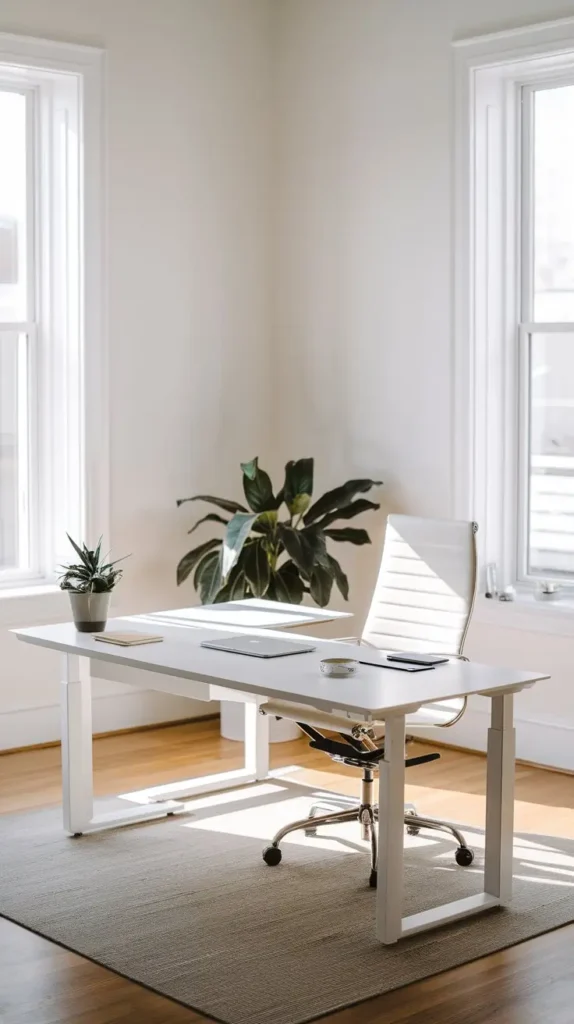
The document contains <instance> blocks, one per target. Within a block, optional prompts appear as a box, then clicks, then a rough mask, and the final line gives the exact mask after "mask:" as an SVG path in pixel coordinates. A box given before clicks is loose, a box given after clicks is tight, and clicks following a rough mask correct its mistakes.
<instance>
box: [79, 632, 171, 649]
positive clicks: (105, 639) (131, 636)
mask: <svg viewBox="0 0 574 1024" xmlns="http://www.w3.org/2000/svg"><path fill="white" fill-rule="evenodd" d="M94 640H100V641H101V642H102V643H103V644H117V646H118V647H139V645H140V644H159V643H161V641H162V640H163V637H162V636H155V635H154V634H153V633H94Z"/></svg>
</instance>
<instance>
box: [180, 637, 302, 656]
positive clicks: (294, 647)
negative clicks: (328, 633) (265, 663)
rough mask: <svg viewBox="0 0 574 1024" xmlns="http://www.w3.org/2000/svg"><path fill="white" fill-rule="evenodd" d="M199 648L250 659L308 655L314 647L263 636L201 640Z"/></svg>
mask: <svg viewBox="0 0 574 1024" xmlns="http://www.w3.org/2000/svg"><path fill="white" fill-rule="evenodd" d="M200 646H201V647H211V648H212V649H213V650H214V651H229V653H230V654H247V655H249V656H250V657H252V658H285V657H286V656H287V655H289V654H309V653H310V652H311V651H315V650H316V647H313V646H312V645H311V644H300V643H296V642H295V641H291V640H277V639H276V638H275V637H265V636H245V635H244V636H230V637H226V638H225V639H221V640H202V642H201V644H200Z"/></svg>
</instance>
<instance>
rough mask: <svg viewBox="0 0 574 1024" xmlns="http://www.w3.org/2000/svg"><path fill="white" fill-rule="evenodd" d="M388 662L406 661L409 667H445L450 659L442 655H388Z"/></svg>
mask: <svg viewBox="0 0 574 1024" xmlns="http://www.w3.org/2000/svg"><path fill="white" fill-rule="evenodd" d="M387 661H406V662H408V663H409V665H429V666H430V665H444V664H445V662H447V661H448V658H445V657H442V656H441V655H440V654H439V655H437V654H416V653H415V654H411V653H410V652H407V653H406V654H400V653H396V654H387Z"/></svg>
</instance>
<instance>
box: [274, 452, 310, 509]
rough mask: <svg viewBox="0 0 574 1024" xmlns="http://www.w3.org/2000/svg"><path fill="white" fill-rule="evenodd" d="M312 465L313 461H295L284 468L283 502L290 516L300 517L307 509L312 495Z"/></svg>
mask: <svg viewBox="0 0 574 1024" xmlns="http://www.w3.org/2000/svg"><path fill="white" fill-rule="evenodd" d="M313 464H314V459H297V461H296V462H293V461H291V462H288V463H287V465H286V466H285V483H284V485H283V500H284V502H285V504H286V505H287V508H288V509H289V511H290V513H291V515H292V516H294V515H300V514H301V513H302V512H305V511H306V509H308V508H309V504H310V501H311V495H312V493H313ZM278 497H279V495H278Z"/></svg>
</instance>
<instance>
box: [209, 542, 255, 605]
mask: <svg viewBox="0 0 574 1024" xmlns="http://www.w3.org/2000/svg"><path fill="white" fill-rule="evenodd" d="M244 550H245V549H244ZM246 592H247V580H246V579H245V573H244V572H243V570H242V569H240V567H239V565H235V566H234V568H233V569H232V570H231V572H230V574H229V579H228V581H227V583H226V584H225V586H224V587H222V588H221V590H219V591H218V592H217V594H216V596H215V597H214V599H213V601H214V604H221V603H222V602H223V601H241V600H243V598H244V597H245V595H246Z"/></svg>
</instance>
